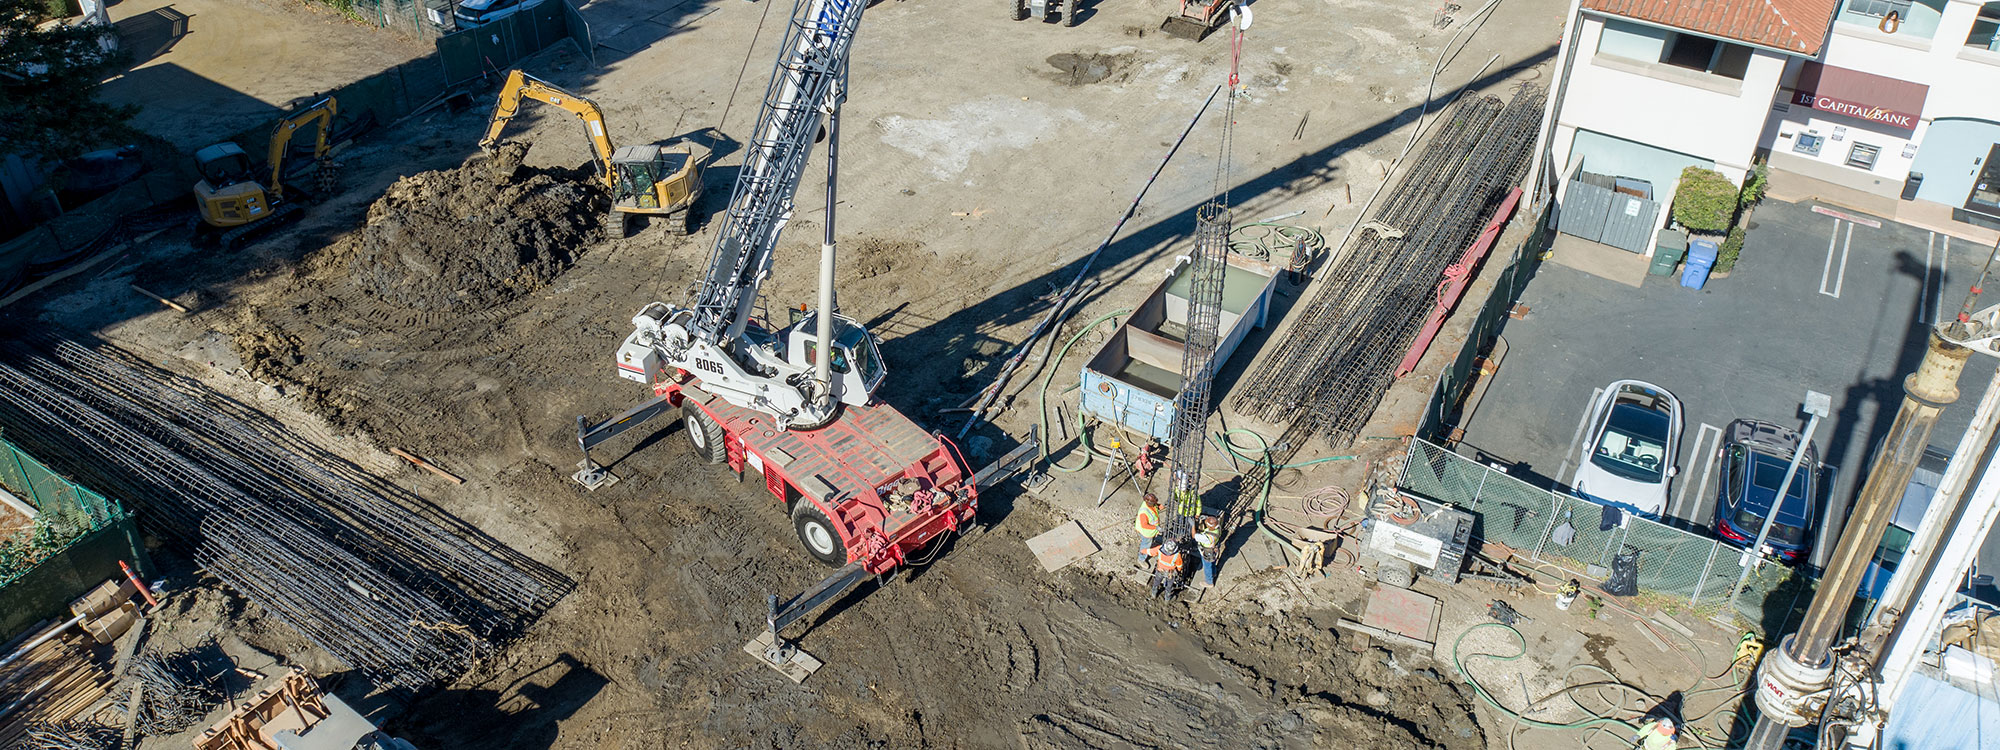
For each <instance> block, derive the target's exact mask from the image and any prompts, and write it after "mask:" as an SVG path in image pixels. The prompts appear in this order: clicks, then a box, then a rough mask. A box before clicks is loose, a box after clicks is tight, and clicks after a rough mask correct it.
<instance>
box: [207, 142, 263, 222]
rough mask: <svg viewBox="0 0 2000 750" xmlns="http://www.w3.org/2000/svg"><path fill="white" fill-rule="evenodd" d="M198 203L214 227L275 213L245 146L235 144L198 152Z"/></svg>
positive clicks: (253, 219) (227, 143)
mask: <svg viewBox="0 0 2000 750" xmlns="http://www.w3.org/2000/svg"><path fill="white" fill-rule="evenodd" d="M194 163H195V170H196V171H197V172H200V173H201V181H200V182H197V183H195V186H194V197H195V202H196V203H197V204H199V205H200V207H201V218H202V221H203V222H206V223H207V224H208V225H209V226H212V227H236V226H242V225H244V224H248V223H250V222H253V221H256V220H258V219H261V218H264V217H265V216H266V215H268V214H269V213H270V211H271V199H270V197H269V196H268V195H265V193H264V186H263V185H261V184H259V183H258V182H257V178H256V176H255V167H254V166H253V165H252V164H251V163H250V155H249V154H247V153H244V151H243V147H242V146H238V145H236V144H235V143H233V142H229V141H224V142H222V143H218V144H215V145H213V146H209V147H208V148H204V149H202V150H200V151H196V152H194Z"/></svg>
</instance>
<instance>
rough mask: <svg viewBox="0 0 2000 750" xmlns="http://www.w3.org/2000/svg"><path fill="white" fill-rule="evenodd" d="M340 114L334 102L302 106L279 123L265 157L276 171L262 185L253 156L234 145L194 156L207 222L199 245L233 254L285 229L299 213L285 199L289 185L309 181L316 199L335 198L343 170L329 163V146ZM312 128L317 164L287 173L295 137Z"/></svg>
mask: <svg viewBox="0 0 2000 750" xmlns="http://www.w3.org/2000/svg"><path fill="white" fill-rule="evenodd" d="M339 110H340V105H339V103H338V102H336V101H334V98H333V97H330V96H329V97H324V98H321V99H318V100H316V101H313V102H311V103H309V104H306V105H304V106H301V107H299V108H298V109H296V110H293V111H292V113H291V114H289V115H286V116H285V117H284V119H281V120H279V121H278V125H277V127H276V128H274V129H272V131H271V142H270V146H269V147H268V149H267V153H266V159H267V161H268V162H269V164H270V168H271V174H270V179H269V181H259V180H258V179H257V177H258V174H257V168H256V165H254V164H252V163H251V161H250V155H249V154H248V153H246V152H244V150H243V147H242V146H239V145H237V144H236V143H234V142H232V141H223V142H221V143H217V144H215V145H213V146H209V147H207V148H204V149H201V150H200V151H196V152H194V163H195V170H196V171H197V172H199V173H200V175H201V181H200V182H196V183H195V185H194V198H195V203H196V204H197V205H198V206H199V207H200V209H201V222H202V223H201V225H200V226H199V227H198V228H197V229H198V232H197V235H196V239H197V240H198V241H202V242H205V243H214V244H220V245H221V246H223V247H224V248H230V247H234V246H235V245H236V244H238V243H240V242H243V241H245V240H247V239H249V238H250V236H251V235H252V234H253V233H261V232H264V231H268V230H269V229H272V228H275V227H276V226H277V225H279V224H282V223H284V222H283V221H280V220H279V217H291V216H295V215H296V214H297V212H298V210H299V207H298V204H297V202H296V201H292V200H290V199H289V198H288V196H286V194H285V190H286V187H285V183H286V181H287V180H292V181H297V180H299V179H300V178H303V177H308V176H309V177H310V178H311V180H312V183H313V189H312V190H311V191H310V192H311V193H313V194H317V195H326V194H329V193H332V192H333V190H334V187H335V185H336V184H338V182H339V180H340V176H339V172H340V165H339V164H337V163H335V162H333V161H332V160H331V159H330V157H331V156H332V149H331V147H330V145H329V143H330V139H331V131H332V130H333V120H334V116H335V115H336V114H338V113H339ZM308 126H313V130H314V131H315V132H314V135H313V138H314V141H313V149H312V161H310V162H308V163H306V164H305V165H304V166H303V167H302V168H301V167H299V166H298V165H296V164H294V165H293V167H294V168H293V169H292V170H291V171H290V172H289V173H288V172H287V169H286V167H287V165H286V161H287V159H286V157H287V156H288V155H290V153H291V147H292V136H293V135H295V134H297V133H298V131H299V130H300V129H301V128H305V127H308Z"/></svg>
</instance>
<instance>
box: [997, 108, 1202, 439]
mask: <svg viewBox="0 0 2000 750" xmlns="http://www.w3.org/2000/svg"><path fill="white" fill-rule="evenodd" d="M1219 93H1222V87H1221V86H1216V87H1215V90H1214V91H1210V92H1209V93H1208V99H1206V100H1204V101H1203V102H1202V103H1201V109H1199V110H1196V111H1195V113H1194V119H1192V120H1189V121H1188V124H1187V129H1185V130H1182V131H1181V137H1180V138H1179V139H1176V140H1175V141H1174V145H1173V146H1172V147H1170V148H1168V149H1167V155H1166V156H1165V157H1164V158H1162V159H1160V165H1159V166H1157V167H1154V168H1153V174H1152V176H1150V177H1147V178H1146V183H1145V184H1144V185H1141V186H1140V187H1139V194H1138V195H1135V196H1133V197H1132V205H1130V206H1127V207H1126V208H1125V215H1124V216H1121V217H1119V219H1118V223H1117V224H1114V225H1112V227H1111V233H1110V234H1109V235H1106V236H1105V238H1104V241H1103V242H1102V243H1099V244H1098V246H1097V249H1096V250H1092V251H1090V255H1087V256H1085V257H1084V259H1083V267H1081V268H1078V269H1077V270H1076V278H1075V279H1072V280H1071V281H1070V282H1069V286H1067V287H1064V288H1063V292H1062V295H1061V298H1062V299H1064V300H1067V299H1068V298H1069V297H1071V296H1073V295H1075V294H1076V290H1077V289H1078V288H1079V287H1081V286H1082V285H1083V280H1084V278H1086V277H1088V276H1089V275H1090V269H1091V267H1092V266H1093V265H1095V264H1096V263H1097V256H1099V255H1101V254H1103V253H1104V249H1105V248H1107V247H1110V246H1111V241H1112V240H1115V239H1117V238H1118V233H1119V232H1120V231H1123V230H1124V229H1125V222H1127V221H1131V220H1132V215H1133V214H1136V213H1138V212H1139V201H1141V200H1144V199H1145V197H1146V192H1147V191H1148V190H1151V189H1152V187H1153V183H1154V182H1155V181H1157V180H1159V179H1160V173H1161V172H1164V171H1166V169H1167V162H1169V161H1172V160H1173V158H1174V154H1176V153H1179V152H1180V150H1181V144H1183V143H1186V142H1187V137H1188V134H1189V133H1193V132H1194V126H1195V125H1196V124H1198V123H1200V122H1201V116H1202V114H1203V113H1206V112H1207V111H1208V106H1209V105H1210V104H1213V103H1215V95H1216V94H1219ZM1063 306H1064V305H1063V303H1060V302H1059V303H1058V304H1057V305H1056V306H1055V307H1054V308H1052V309H1050V310H1049V314H1048V315H1046V316H1043V318H1042V322H1040V323H1038V324H1036V325H1035V330H1034V331H1032V332H1030V333H1029V334H1028V338H1026V339H1024V340H1022V341H1021V343H1019V344H1016V345H1015V346H1014V352H1013V353H1012V354H1009V355H1008V356H1007V364H1006V366H1004V367H1002V368H1000V373H999V374H998V375H995V376H994V378H993V382H992V383H989V384H987V386H986V387H985V388H984V389H982V390H981V391H980V394H979V402H978V404H977V405H975V406H974V407H973V408H972V416H970V417H967V418H966V420H965V425H964V426H963V427H960V428H959V429H958V436H957V437H958V439H960V440H963V439H965V435H966V433H969V432H971V431H972V428H973V427H974V426H976V425H978V424H979V420H980V418H981V417H983V416H985V414H986V410H987V409H988V408H989V407H991V406H992V405H993V401H994V399H996V398H998V397H999V395H1000V391H1001V389H1003V388H1005V387H1006V386H1007V380H1008V378H1011V377H1013V376H1014V370H1015V369H1017V368H1019V367H1020V366H1021V360H1023V359H1024V358H1026V357H1027V355H1028V350H1029V349H1031V348H1033V346H1034V343H1035V341H1036V340H1038V339H1040V338H1041V337H1042V334H1044V333H1046V332H1047V331H1048V330H1049V328H1050V324H1051V323H1054V322H1057V321H1056V317H1057V314H1058V313H1059V312H1060V311H1061V309H1062V307H1063Z"/></svg>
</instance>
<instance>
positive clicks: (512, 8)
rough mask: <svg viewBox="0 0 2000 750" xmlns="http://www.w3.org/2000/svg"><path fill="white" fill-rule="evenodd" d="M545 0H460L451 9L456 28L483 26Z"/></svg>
mask: <svg viewBox="0 0 2000 750" xmlns="http://www.w3.org/2000/svg"><path fill="white" fill-rule="evenodd" d="M546 1H547V0H460V1H459V3H458V7H457V8H456V9H455V10H453V11H452V14H451V15H452V18H453V19H454V20H455V21H456V23H457V25H458V28H461V29H470V28H473V27H476V26H485V25H486V24H489V23H493V22H494V21H498V20H500V19H502V18H506V17H508V16H511V15H514V14H515V13H519V12H521V11H524V10H527V9H529V8H533V7H535V6H537V5H541V4H542V3H544V2H546Z"/></svg>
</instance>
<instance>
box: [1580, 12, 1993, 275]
mask: <svg viewBox="0 0 2000 750" xmlns="http://www.w3.org/2000/svg"><path fill="white" fill-rule="evenodd" d="M1556 64H1557V70H1558V71H1560V73H1559V84H1558V86H1557V90H1556V92H1555V94H1556V95H1555V96H1554V97H1552V98H1551V104H1550V123H1549V124H1550V127H1549V132H1548V139H1547V146H1548V152H1547V156H1548V162H1547V164H1546V165H1545V166H1546V168H1547V172H1546V174H1547V179H1549V180H1550V181H1551V182H1553V183H1555V190H1556V195H1557V196H1558V197H1559V198H1561V199H1563V200H1564V202H1568V197H1569V196H1568V194H1569V192H1570V188H1571V186H1572V185H1573V184H1575V183H1577V182H1579V181H1581V182H1584V183H1586V184H1587V185H1593V186H1611V187H1612V188H1613V189H1615V193H1616V194H1623V195H1626V196H1628V197H1631V198H1638V199H1640V200H1639V201H1626V200H1625V199H1617V202H1622V203H1625V204H1627V205H1624V206H1622V208H1624V209H1626V210H1628V211H1633V212H1635V213H1634V214H1633V215H1631V216H1624V217H1623V219H1624V220H1625V221H1626V222H1627V223H1628V224H1634V225H1635V226H1637V225H1641V224H1643V225H1644V226H1643V227H1642V229H1647V228H1649V229H1650V231H1638V232H1636V233H1635V232H1634V231H1633V230H1632V228H1631V227H1627V228H1626V230H1625V231H1623V232H1620V231H1618V230H1617V227H1616V226H1615V225H1616V224H1617V222H1618V219H1619V218H1620V216H1616V215H1614V216H1613V217H1612V218H1613V221H1612V224H1613V225H1614V226H1613V227H1611V228H1604V227H1598V228H1597V229H1596V230H1595V231H1596V233H1597V234H1599V235H1600V236H1598V237H1591V236H1589V235H1590V234H1591V233H1592V231H1593V230H1592V229H1591V226H1590V222H1584V223H1583V224H1573V225H1572V226H1570V227H1569V228H1567V229H1565V230H1564V231H1565V232H1566V233H1571V234H1577V235H1579V236H1585V237H1586V238H1587V239H1592V240H1593V241H1602V242H1605V243H1606V244H1617V245H1621V246H1623V249H1626V250H1630V251H1632V252H1638V253H1643V254H1648V255H1650V254H1651V251H1652V248H1653V243H1654V242H1655V241H1656V238H1657V235H1658V230H1659V228H1660V227H1663V226H1665V224H1666V222H1667V218H1666V215H1667V207H1668V206H1670V205H1671V203H1672V200H1673V190H1674V187H1675V182H1676V181H1677V180H1678V178H1679V175H1680V172H1681V169H1682V168H1684V167H1688V166H1702V167H1707V168H1711V169H1715V170H1717V171H1719V172H1721V173H1723V174H1724V175H1727V176H1729V178H1730V179H1732V180H1736V181H1738V182H1740V181H1741V180H1742V179H1743V177H1744V175H1745V174H1746V173H1747V172H1748V171H1749V170H1750V169H1751V168H1752V166H1753V165H1755V164H1758V163H1768V164H1769V166H1770V169H1771V171H1772V174H1773V178H1772V185H1773V189H1774V191H1775V192H1777V193H1778V194H1780V195H1784V196H1785V197H1793V198H1807V197H1811V198H1819V199H1821V200H1823V201H1826V202H1829V203H1837V204H1842V205H1846V206H1849V207H1852V208H1855V209H1859V210H1863V211H1867V212H1870V213H1874V214H1876V215H1880V216H1885V217H1889V218H1896V219H1899V220H1905V221H1908V222H1910V223H1917V224H1922V225H1926V226H1933V228H1937V229H1940V230H1943V231H1947V232H1951V233H1954V234H1961V235H1971V236H1974V237H1984V236H1990V234H1985V230H1980V229H1975V228H1974V226H1975V225H1977V226H1987V227H2000V163H1996V162H2000V2H1984V1H1982V0H1577V2H1575V3H1573V4H1572V5H1571V13H1570V17H1569V20H1568V23H1567V24H1566V26H1565V28H1564V38H1563V44H1562V50H1561V53H1560V54H1559V56H1558V58H1557V62H1556ZM1557 181H1559V182H1557ZM1577 192H1578V195H1579V196H1589V200H1592V201H1596V202H1597V203H1603V202H1604V201H1603V200H1602V196H1603V195H1604V194H1605V192H1606V190H1605V188H1603V187H1600V188H1598V189H1592V188H1583V189H1580V190H1578V191H1577ZM1614 197H1615V196H1614ZM1578 208H1579V209H1587V210H1588V211H1591V212H1595V211H1598V210H1600V209H1599V208H1598V207H1597V206H1595V205H1592V206H1578ZM1648 216H1650V217H1651V218H1648ZM1572 230H1574V231H1572ZM1954 230H1958V231H1954ZM1608 237H1616V238H1617V239H1616V240H1613V239H1607V238H1608Z"/></svg>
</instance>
